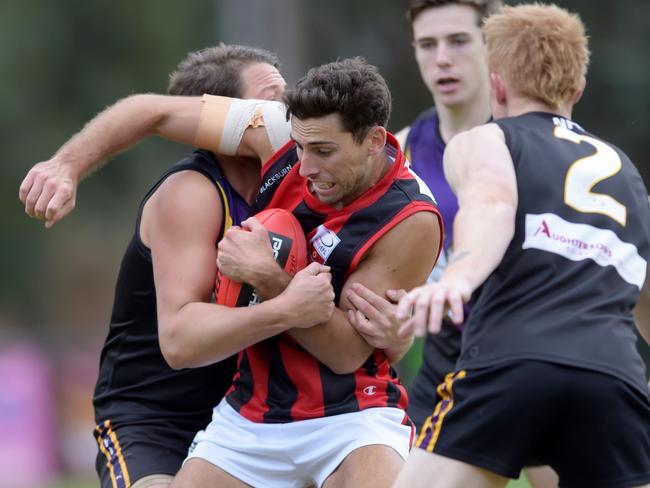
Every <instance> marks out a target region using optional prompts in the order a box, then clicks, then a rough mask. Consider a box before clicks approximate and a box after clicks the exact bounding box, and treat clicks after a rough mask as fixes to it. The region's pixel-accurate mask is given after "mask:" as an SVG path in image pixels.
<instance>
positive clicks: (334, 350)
mask: <svg viewBox="0 0 650 488" xmlns="http://www.w3.org/2000/svg"><path fill="white" fill-rule="evenodd" d="M440 234H441V233H440V226H439V223H438V219H437V217H436V215H435V214H433V213H430V212H418V213H416V214H414V215H411V216H410V217H408V218H406V219H405V220H403V221H402V222H400V223H399V224H397V225H396V226H395V227H394V228H392V229H391V230H390V231H389V232H387V233H386V234H385V235H384V236H382V237H381V238H380V239H379V240H378V241H377V242H376V243H375V244H374V245H373V246H372V247H371V248H370V250H369V251H368V253H367V254H366V256H365V257H364V259H363V261H362V262H361V263H360V264H359V267H358V268H357V269H356V270H355V271H354V272H353V273H352V274H351V275H350V276H349V277H348V279H347V280H346V283H345V285H344V286H343V290H342V292H341V297H340V300H339V304H338V307H337V308H336V309H335V310H334V313H333V314H332V318H331V319H330V320H329V321H328V322H326V323H323V324H319V325H316V326H315V327H311V328H308V329H295V328H294V329H291V330H290V331H289V334H291V336H292V337H293V338H294V339H295V340H296V341H297V342H298V343H299V344H300V345H301V346H302V347H303V348H305V349H306V350H307V351H309V353H311V354H312V355H313V356H315V357H316V358H317V359H318V360H319V361H320V362H322V363H323V364H325V365H326V366H328V367H329V368H330V369H331V370H332V371H334V372H335V373H338V374H347V373H352V372H354V371H356V370H357V369H359V368H360V367H361V366H362V365H363V363H365V361H366V360H367V359H368V357H369V356H370V355H371V354H372V353H373V352H374V350H375V347H374V346H373V345H372V344H369V343H368V342H367V341H366V340H365V339H364V338H363V336H362V335H360V334H359V333H358V332H357V331H356V330H355V328H354V327H353V326H352V324H351V323H350V321H349V319H348V315H347V314H348V310H351V309H354V306H353V304H352V303H351V302H350V299H349V297H348V295H349V293H348V291H349V290H350V289H351V288H352V287H353V286H354V283H360V284H361V285H363V286H364V287H366V288H368V289H369V290H372V291H373V292H374V293H375V294H376V295H379V296H385V294H386V291H387V290H389V289H400V288H404V289H411V288H413V287H414V286H416V285H418V284H419V283H423V282H424V281H425V280H426V278H427V276H428V275H429V273H430V272H431V269H433V266H434V264H435V261H436V258H437V253H438V249H439V247H438V244H439V242H440V238H441V235H440ZM396 250H399V252H396ZM402 340H403V342H401V341H400V343H399V344H397V345H396V348H397V349H400V348H404V349H407V348H408V346H410V337H407V336H404V337H402ZM397 352H398V354H396V356H395V357H397V356H399V354H401V352H399V351H397ZM404 352H405V350H404Z"/></svg>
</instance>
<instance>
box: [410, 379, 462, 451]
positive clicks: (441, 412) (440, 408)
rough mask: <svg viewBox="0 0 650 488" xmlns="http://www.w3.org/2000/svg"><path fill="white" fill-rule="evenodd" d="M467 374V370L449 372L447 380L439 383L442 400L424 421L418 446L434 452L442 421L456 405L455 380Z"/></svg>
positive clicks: (416, 444) (438, 390) (438, 389)
mask: <svg viewBox="0 0 650 488" xmlns="http://www.w3.org/2000/svg"><path fill="white" fill-rule="evenodd" d="M466 374H467V373H466V372H465V370H461V371H455V372H452V373H449V374H447V376H445V381H444V382H442V383H440V384H439V385H438V388H436V391H437V392H438V395H439V396H440V398H441V400H440V401H439V402H438V404H437V405H436V408H435V409H434V410H433V413H432V414H431V416H429V417H428V418H427V420H426V421H425V422H424V425H423V426H422V431H421V432H420V435H419V436H418V440H417V442H416V443H415V446H416V447H419V448H420V449H424V450H425V451H427V452H433V448H434V447H435V445H436V442H437V441H438V437H439V436H440V429H441V428H442V421H443V420H444V419H445V415H447V413H449V411H450V410H451V407H453V406H454V398H453V395H452V388H453V384H454V381H456V380H458V379H462V378H464V377H465V376H466Z"/></svg>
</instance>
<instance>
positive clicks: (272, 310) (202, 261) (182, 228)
mask: <svg viewBox="0 0 650 488" xmlns="http://www.w3.org/2000/svg"><path fill="white" fill-rule="evenodd" d="M222 221H223V208H222V204H221V201H220V198H219V196H218V193H217V190H216V188H215V187H214V185H213V184H212V183H211V182H209V181H208V180H207V179H206V178H205V177H204V176H203V175H201V174H199V173H196V172H189V171H188V172H180V173H177V174H174V175H172V176H170V177H169V178H167V180H165V182H164V183H163V184H162V185H161V186H160V188H159V189H158V190H157V191H156V192H155V193H154V195H153V196H152V197H151V198H150V199H149V201H148V202H147V203H146V205H145V207H144V210H143V215H142V222H141V226H140V230H141V235H142V239H143V242H144V243H145V244H146V245H147V246H148V247H149V248H150V249H151V258H152V263H153V272H154V282H155V286H156V299H157V306H158V330H159V339H160V346H161V350H162V353H163V355H164V356H165V359H166V360H167V361H168V363H169V364H170V366H172V367H173V368H183V367H197V366H203V365H206V364H210V363H213V362H216V361H220V360H222V359H225V358H226V357H228V356H230V355H232V354H234V353H237V352H238V351H240V350H242V349H243V348H245V347H247V346H249V345H251V344H254V343H256V342H259V341H260V340H263V339H266V338H268V337H271V336H273V335H275V334H278V333H280V332H282V331H284V330H286V329H287V328H288V327H292V326H294V325H299V324H302V320H303V319H302V317H300V316H299V315H298V314H297V313H295V312H293V310H295V308H296V306H304V304H303V300H309V301H310V305H313V306H315V307H314V308H315V309H316V310H317V312H319V313H320V312H323V313H321V314H320V317H329V316H330V313H331V309H329V308H331V307H329V305H328V303H327V300H325V299H322V300H321V299H320V298H319V295H320V294H323V295H324V296H326V295H327V292H328V288H329V281H328V280H309V279H307V281H306V282H303V289H302V295H303V296H300V295H299V294H298V293H284V294H283V295H282V296H279V297H277V298H276V299H275V300H272V301H269V302H266V303H262V304H260V305H258V306H256V307H242V308H230V307H225V306H221V305H216V304H214V303H210V297H211V294H212V291H213V289H214V284H215V277H216V272H217V268H216V264H215V263H216V246H215V243H216V240H217V238H218V236H219V231H220V229H221V225H222ZM303 278H305V277H304V276H303V277H302V278H301V279H303ZM307 278H309V277H307ZM287 290H289V287H288V288H287ZM319 301H322V302H323V303H321V306H319V305H318V302H319ZM330 301H331V298H330ZM314 308H312V309H311V310H314ZM319 308H320V311H319V310H318V309H319ZM320 320H322V318H321V319H318V320H315V321H314V322H312V324H313V323H317V322H319V321H320Z"/></svg>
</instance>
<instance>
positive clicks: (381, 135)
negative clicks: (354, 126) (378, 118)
mask: <svg viewBox="0 0 650 488" xmlns="http://www.w3.org/2000/svg"><path fill="white" fill-rule="evenodd" d="M365 140H366V141H367V142H368V150H369V153H370V156H376V155H377V154H380V153H382V152H383V151H384V146H385V145H386V128H384V127H381V126H379V125H376V126H374V127H372V128H371V129H370V130H369V131H368V135H366V137H365Z"/></svg>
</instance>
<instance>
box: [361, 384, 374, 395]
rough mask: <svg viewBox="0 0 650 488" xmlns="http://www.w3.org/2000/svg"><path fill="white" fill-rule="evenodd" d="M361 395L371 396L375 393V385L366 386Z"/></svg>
mask: <svg viewBox="0 0 650 488" xmlns="http://www.w3.org/2000/svg"><path fill="white" fill-rule="evenodd" d="M363 393H364V394H365V395H368V396H373V395H374V394H375V393H377V387H376V386H375V385H370V386H366V387H365V388H364V389H363Z"/></svg>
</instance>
